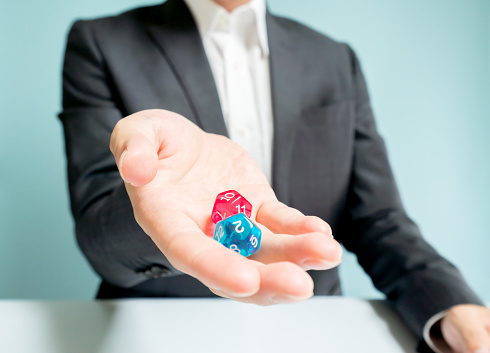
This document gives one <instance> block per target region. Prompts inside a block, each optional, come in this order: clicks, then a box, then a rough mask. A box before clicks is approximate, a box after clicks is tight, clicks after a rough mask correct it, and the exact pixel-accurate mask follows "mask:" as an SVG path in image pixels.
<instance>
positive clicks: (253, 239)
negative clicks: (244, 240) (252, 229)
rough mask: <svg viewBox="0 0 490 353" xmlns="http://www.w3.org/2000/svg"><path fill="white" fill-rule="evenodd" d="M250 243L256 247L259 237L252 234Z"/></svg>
mask: <svg viewBox="0 0 490 353" xmlns="http://www.w3.org/2000/svg"><path fill="white" fill-rule="evenodd" d="M250 243H251V244H252V246H253V247H254V248H256V247H257V237H256V236H255V235H252V236H251V237H250Z"/></svg>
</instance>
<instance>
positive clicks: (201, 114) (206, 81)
mask: <svg viewBox="0 0 490 353" xmlns="http://www.w3.org/2000/svg"><path fill="white" fill-rule="evenodd" d="M148 31H149V33H150V36H151V37H152V38H153V40H154V41H155V43H156V44H157V46H158V48H159V49H160V51H161V52H162V54H163V55H164V56H165V57H166V59H167V61H168V63H169V65H170V66H171V67H172V70H173V71H174V73H175V76H176V77H177V80H178V81H179V82H180V83H181V85H182V88H183V90H184V92H185V94H186V96H187V99H188V101H189V105H190V106H191V109H192V112H193V114H194V117H195V120H196V122H197V123H198V125H199V126H200V127H201V128H202V129H203V130H204V131H206V132H211V133H215V134H221V135H225V136H227V135H228V132H227V130H226V126H225V122H224V119H223V113H222V112H221V105H220V102H219V96H218V91H217V89H216V85H215V83H214V78H213V74H212V71H211V67H210V66H209V62H208V59H207V57H206V53H205V51H204V47H203V45H202V41H201V37H200V35H199V31H198V29H197V27H196V24H195V22H194V19H193V18H192V15H191V13H190V11H189V9H188V8H187V6H186V5H185V3H184V2H183V1H181V0H169V1H167V2H166V3H164V4H163V5H162V6H161V7H160V8H159V11H157V12H156V13H155V21H154V23H152V24H151V25H150V26H149V27H148Z"/></svg>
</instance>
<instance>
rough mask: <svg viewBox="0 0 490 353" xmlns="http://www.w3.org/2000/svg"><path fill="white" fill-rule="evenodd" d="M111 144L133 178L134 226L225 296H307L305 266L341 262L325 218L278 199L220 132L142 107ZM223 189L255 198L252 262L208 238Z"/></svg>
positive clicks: (266, 299) (256, 298) (125, 173)
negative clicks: (256, 245) (258, 239)
mask: <svg viewBox="0 0 490 353" xmlns="http://www.w3.org/2000/svg"><path fill="white" fill-rule="evenodd" d="M111 147H112V150H113V152H114V154H115V156H116V160H119V164H118V167H119V169H120V171H121V173H122V175H123V176H124V178H125V180H126V181H129V182H130V183H127V184H126V186H127V191H128V194H129V196H130V199H131V202H132V204H133V209H134V213H135V216H136V219H137V221H138V223H139V224H140V225H141V227H142V228H143V229H144V230H145V231H146V233H147V234H148V235H150V237H151V238H152V240H153V241H154V242H155V244H157V246H158V247H159V248H160V250H161V251H162V252H163V253H164V254H165V256H166V257H167V258H168V259H169V261H170V262H171V263H172V264H173V265H174V266H175V267H176V268H178V269H180V270H181V271H183V272H185V273H188V274H190V275H192V276H194V277H196V278H198V279H199V280H201V281H202V282H203V283H204V284H206V285H207V286H208V287H210V288H212V289H213V291H215V292H216V293H218V294H220V295H222V296H226V297H232V298H234V299H240V300H245V301H253V302H257V303H261V304H268V303H269V302H270V300H271V297H273V296H274V297H277V296H278V295H279V296H280V297H281V298H283V297H284V295H286V298H294V299H293V301H294V300H296V299H298V300H299V299H301V298H302V299H304V298H305V297H308V296H310V295H311V290H312V282H311V278H309V276H307V274H306V273H304V272H303V269H310V268H318V269H320V268H329V267H333V266H335V265H336V264H338V262H339V261H340V248H339V246H338V244H337V243H336V242H335V241H333V240H332V239H331V236H329V234H328V232H329V227H328V225H326V223H324V222H323V221H321V220H319V219H318V218H316V217H306V216H303V215H302V214H301V213H300V212H299V211H296V210H294V209H291V208H288V207H286V206H284V205H283V204H281V203H279V202H278V201H277V200H276V198H275V195H274V192H273V191H272V189H271V188H270V186H269V184H268V183H267V180H266V178H265V176H264V175H263V173H262V172H261V171H260V169H259V168H258V166H257V165H256V164H255V163H254V162H253V160H252V159H251V157H250V156H249V155H248V154H247V153H246V152H245V151H244V150H243V149H242V148H240V147H239V146H238V145H236V144H235V143H233V142H232V141H230V140H229V139H227V138H225V137H222V136H217V135H213V134H207V133H204V132H203V131H202V130H200V129H199V128H198V127H196V126H195V125H193V124H192V123H190V122H189V121H188V120H186V119H185V118H183V117H180V116H178V115H176V114H173V113H170V112H166V111H146V112H140V113H137V114H135V115H133V116H130V117H128V118H125V119H123V120H122V121H121V123H120V124H118V126H117V127H116V129H115V131H114V133H113V136H112V139H111ZM123 151H127V153H126V154H125V155H124V154H123ZM121 154H123V156H124V157H123V158H121V157H120V156H121ZM229 189H234V190H237V191H238V192H240V193H241V194H242V195H243V196H244V197H245V198H246V199H248V200H249V201H250V202H251V203H252V205H253V214H252V218H253V219H255V220H256V222H257V223H258V224H259V227H261V228H262V230H263V238H262V245H261V249H260V250H259V251H258V252H257V253H256V254H255V255H254V256H252V258H253V260H256V261H249V259H245V258H243V257H241V256H240V255H237V254H236V253H234V252H232V251H229V250H228V249H226V248H224V247H223V246H221V245H220V244H219V243H217V242H215V241H214V240H212V239H209V236H211V235H212V233H213V230H214V224H213V223H212V221H211V219H210V214H211V210H212V207H213V203H214V200H215V197H216V195H217V194H218V193H220V192H222V191H225V190H229ZM204 235H208V237H206V236H204ZM293 235H294V236H293ZM263 264H267V265H266V266H264V265H263ZM218 268H219V269H223V268H225V269H226V271H223V270H221V272H217V269H218ZM286 278H287V279H288V282H289V281H292V282H291V283H285V282H284V281H283V280H284V279H286ZM281 279H282V280H281ZM281 300H283V299H281ZM283 301H284V300H283Z"/></svg>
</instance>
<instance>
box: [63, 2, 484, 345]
mask: <svg viewBox="0 0 490 353" xmlns="http://www.w3.org/2000/svg"><path fill="white" fill-rule="evenodd" d="M63 72H64V86H63V88H64V90H63V92H64V96H63V108H64V110H63V112H62V113H61V114H60V118H61V120H62V121H63V124H64V128H65V137H66V145H67V156H68V167H69V178H70V194H71V199H72V210H73V214H74V217H75V220H76V228H77V238H78V241H79V244H80V246H81V248H82V250H83V251H84V253H85V255H86V256H87V258H88V259H89V261H90V262H91V264H92V266H93V267H94V269H95V270H96V271H97V272H98V273H99V274H100V276H101V277H102V279H103V283H102V284H101V287H100V290H99V294H98V297H99V298H110V297H130V296H210V295H213V294H212V293H214V294H217V295H220V296H223V297H228V298H232V299H234V300H239V301H243V302H252V303H257V304H262V305H268V304H273V303H289V302H296V301H300V300H304V299H306V298H308V297H310V296H311V295H312V294H313V290H314V291H315V294H323V295H325V294H340V283H339V279H338V273H337V270H336V268H335V266H336V265H337V264H338V263H339V262H340V257H341V250H340V247H339V244H338V243H337V241H336V240H334V239H333V238H332V231H333V234H334V235H335V237H336V239H337V240H339V241H340V242H342V243H343V244H344V245H345V247H346V248H347V249H349V250H351V251H354V252H355V253H356V254H357V256H358V258H359V262H360V263H361V265H362V266H363V267H364V269H365V270H366V271H367V272H368V273H369V274H370V276H371V277H372V279H373V282H374V284H375V285H376V287H377V288H378V289H380V290H381V291H383V292H384V293H385V294H386V295H387V297H388V299H389V300H391V301H392V302H393V303H394V305H395V307H396V309H397V310H398V311H399V312H400V314H401V315H402V317H403V318H404V319H405V320H406V322H407V324H408V325H409V326H410V327H411V329H412V330H413V331H414V332H415V333H417V334H418V335H419V336H422V335H423V331H424V330H425V332H424V333H425V336H426V339H427V340H428V341H429V342H430V344H431V345H432V346H434V343H433V342H431V341H430V338H429V336H430V335H429V330H430V329H431V328H434V330H433V331H434V332H433V333H434V334H437V331H438V328H439V327H440V330H441V331H442V333H443V336H444V339H445V342H442V340H441V342H439V343H437V342H436V343H435V344H438V345H439V347H443V345H445V344H446V345H447V344H449V345H450V346H451V347H453V349H454V350H455V351H458V352H476V351H477V350H479V353H482V352H484V350H485V349H487V350H489V349H490V335H489V332H488V326H489V325H490V324H489V321H490V314H489V310H488V309H486V308H484V307H482V306H478V305H480V304H481V302H480V301H479V299H478V298H477V297H476V296H475V295H474V293H473V292H472V291H471V290H470V289H469V288H468V287H467V285H466V284H465V283H464V281H463V279H462V278H461V277H460V275H459V272H458V271H457V270H456V269H455V268H454V267H453V266H452V265H451V264H449V263H448V262H447V261H446V260H444V259H443V258H441V257H440V256H439V255H438V254H437V253H436V252H435V251H434V250H433V249H432V248H431V247H430V246H429V245H428V244H427V243H426V242H425V241H424V240H423V239H422V238H421V236H420V234H419V231H418V229H417V227H416V226H415V225H414V224H413V222H412V221H411V220H410V219H409V218H408V217H407V215H406V213H405V211H404V209H403V206H402V205H401V202H400V200H399V197H398V192H397V189H396V185H395V182H394V180H393V176H392V173H391V170H390V167H389V164H388V161H387V156H386V151H385V149H384V145H383V142H382V140H381V138H380V137H379V135H378V134H377V131H376V128H375V125H374V119H373V116H372V112H371V108H370V105H369V98H368V95H367V90H366V86H365V82H364V79H363V75H362V72H361V70H360V66H359V63H358V61H357V59H356V56H355V54H354V53H353V51H352V50H351V49H350V48H349V47H348V46H346V45H344V44H341V43H337V42H334V41H332V40H331V39H329V38H327V37H325V36H323V35H321V34H318V33H316V32H314V31H312V30H310V29H308V28H307V27H304V26H302V25H300V24H298V23H295V22H293V21H289V20H285V19H282V18H278V17H275V16H272V15H271V14H270V13H268V12H267V11H266V9H265V3H264V2H263V1H262V0H252V1H250V2H249V1H248V0H237V1H232V0H216V1H215V2H212V1H210V0H187V1H185V2H184V1H182V0H169V1H168V2H166V3H164V4H162V5H158V6H153V7H147V8H141V9H136V10H133V11H130V12H128V13H124V14H122V15H120V16H116V17H111V18H105V19H99V20H94V21H83V22H77V23H75V25H74V26H73V28H72V30H71V32H70V36H69V38H68V45H67V51H66V57H65V65H64V71H63ZM154 108H157V109H159V110H147V109H154ZM162 109H165V110H162ZM175 113H178V114H180V115H177V114H175ZM128 115H129V116H128ZM125 116H128V117H127V118H125V119H122V120H121V118H122V117H125ZM184 117H185V118H184ZM116 124H117V125H116ZM196 125H197V126H196ZM203 130H204V131H206V132H203ZM111 133H112V137H111ZM219 135H227V136H230V137H231V139H232V140H233V141H235V142H237V143H238V144H239V145H241V146H242V147H240V146H239V145H237V144H236V143H234V142H231V141H230V140H229V139H227V138H225V137H222V136H219ZM109 140H110V146H111V150H112V152H113V155H112V154H111V152H110V151H109V148H108V145H109ZM114 158H115V161H116V162H117V163H115V162H114ZM121 177H122V179H124V181H125V183H123V181H122V180H121ZM269 183H270V184H272V186H273V188H274V191H272V189H271V188H270V186H269ZM228 189H235V190H237V191H239V192H240V193H241V194H242V195H243V196H244V197H245V198H247V199H248V200H249V201H250V202H251V203H252V204H253V207H254V213H253V214H252V218H253V219H254V220H255V221H256V222H257V223H258V224H259V225H260V227H261V228H262V230H263V239H262V245H261V248H260V250H259V251H258V252H257V253H256V254H255V255H253V256H252V257H251V258H249V259H247V258H243V257H241V256H239V255H237V254H235V253H234V252H231V251H229V250H228V249H226V248H224V247H223V246H221V245H220V244H218V243H217V242H215V241H214V240H212V239H210V238H209V236H210V235H211V234H212V231H213V224H212V222H211V220H210V217H209V216H210V212H211V208H212V205H213V201H214V197H215V196H216V195H217V194H218V193H220V192H222V191H224V190H228ZM128 195H129V197H128ZM276 197H277V198H276ZM278 200H280V201H282V202H283V203H281V202H279V201H278ZM286 204H287V205H289V206H291V207H292V208H290V207H287V206H286ZM298 210H299V211H298ZM300 211H301V212H303V213H304V214H309V215H314V216H304V215H303V213H301V212H300ZM325 221H328V224H327V223H326V222H325ZM143 230H144V232H143ZM146 234H147V235H148V236H149V237H148V236H147V235H146ZM206 235H207V236H206ZM305 270H317V271H311V272H309V274H308V273H306V272H305ZM182 273H184V274H182ZM189 275H190V276H189ZM310 276H311V277H310ZM313 284H314V286H313ZM313 288H314V289H313ZM471 304H476V305H471ZM446 310H448V311H447V315H446ZM442 317H444V318H443V319H442V320H440V319H441V318H442ZM436 322H437V323H438V324H437V325H434V323H436ZM438 325H439V326H438ZM441 349H443V348H441Z"/></svg>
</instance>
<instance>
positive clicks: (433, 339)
mask: <svg viewBox="0 0 490 353" xmlns="http://www.w3.org/2000/svg"><path fill="white" fill-rule="evenodd" d="M446 314H447V310H444V311H441V312H439V313H437V314H435V315H434V316H432V317H431V318H430V319H429V320H428V321H427V322H426V323H425V325H424V331H423V335H424V340H425V342H426V343H427V345H428V346H429V347H430V348H431V349H432V350H433V351H434V352H436V353H452V352H453V350H452V349H451V347H449V345H448V344H447V343H446V341H445V340H444V337H443V336H442V332H441V320H442V319H443V318H444V317H445V316H446Z"/></svg>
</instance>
